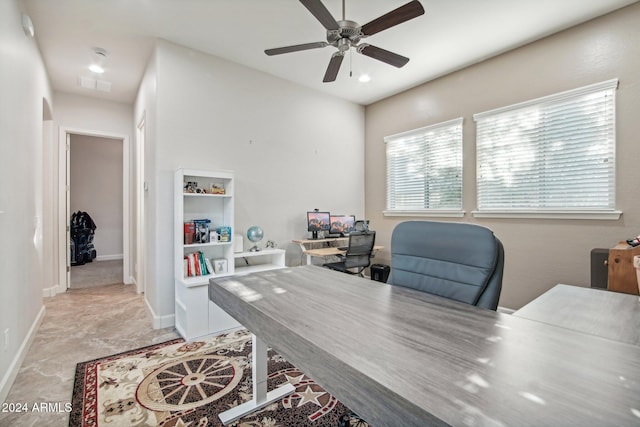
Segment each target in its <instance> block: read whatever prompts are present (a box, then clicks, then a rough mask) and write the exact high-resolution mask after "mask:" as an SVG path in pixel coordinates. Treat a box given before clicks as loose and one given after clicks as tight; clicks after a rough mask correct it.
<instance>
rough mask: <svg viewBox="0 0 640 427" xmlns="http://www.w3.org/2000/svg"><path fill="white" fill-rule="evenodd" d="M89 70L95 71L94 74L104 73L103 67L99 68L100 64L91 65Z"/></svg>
mask: <svg viewBox="0 0 640 427" xmlns="http://www.w3.org/2000/svg"><path fill="white" fill-rule="evenodd" d="M89 69H90V70H91V71H93V72H94V73H98V74H102V73H104V68H102V67H101V66H99V65H98V64H91V65H89Z"/></svg>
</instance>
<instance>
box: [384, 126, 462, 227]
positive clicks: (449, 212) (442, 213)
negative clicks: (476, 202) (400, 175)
mask: <svg viewBox="0 0 640 427" xmlns="http://www.w3.org/2000/svg"><path fill="white" fill-rule="evenodd" d="M463 124H464V118H463V117H458V118H455V119H451V120H447V121H444V122H440V123H436V124H433V125H429V126H424V127H421V128H417V129H413V130H409V131H406V132H401V133H397V134H394V135H389V136H386V137H385V138H384V143H385V162H386V163H385V210H384V211H382V213H383V215H384V216H388V217H401V216H402V217H443V218H461V217H463V216H464V215H465V211H464V210H463V200H464V180H463V178H464V164H463V161H464V154H463V148H464V132H463ZM453 126H459V128H460V140H459V144H460V152H459V156H460V157H459V160H460V208H422V209H391V208H390V207H389V193H390V191H391V190H390V188H389V154H388V147H389V146H388V144H389V143H390V142H394V141H395V140H398V139H400V138H407V137H411V136H414V135H419V134H425V133H427V132H432V131H435V130H438V129H444V128H451V127H453ZM425 142H426V141H425Z"/></svg>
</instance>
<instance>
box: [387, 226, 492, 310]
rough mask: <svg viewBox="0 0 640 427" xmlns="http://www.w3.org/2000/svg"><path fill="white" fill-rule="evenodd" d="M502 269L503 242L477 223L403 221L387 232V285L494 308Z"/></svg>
mask: <svg viewBox="0 0 640 427" xmlns="http://www.w3.org/2000/svg"><path fill="white" fill-rule="evenodd" d="M503 269H504V249H503V247H502V243H501V242H500V240H498V238H497V237H496V236H494V234H493V232H492V231H491V230H489V229H488V228H485V227H482V226H479V225H474V224H466V223H456V222H433V221H407V222H402V223H400V224H398V225H397V226H396V227H395V229H394V230H393V234H392V235H391V275H390V276H389V279H388V280H387V283H389V284H391V285H396V286H405V287H408V288H413V289H417V290H419V291H423V292H428V293H431V294H435V295H439V296H442V297H446V298H451V299H454V300H457V301H461V302H464V303H467V304H471V305H475V306H478V307H482V308H487V309H490V310H496V309H497V307H498V300H499V299H500V291H501V289H502V271H503Z"/></svg>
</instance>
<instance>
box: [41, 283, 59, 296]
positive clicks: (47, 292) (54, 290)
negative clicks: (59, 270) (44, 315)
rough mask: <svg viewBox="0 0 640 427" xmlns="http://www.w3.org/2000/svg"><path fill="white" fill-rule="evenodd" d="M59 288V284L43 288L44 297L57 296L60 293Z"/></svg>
mask: <svg viewBox="0 0 640 427" xmlns="http://www.w3.org/2000/svg"><path fill="white" fill-rule="evenodd" d="M58 288H59V285H53V286H51V287H49V288H43V289H42V297H43V298H49V297H55V296H56V295H57V294H58Z"/></svg>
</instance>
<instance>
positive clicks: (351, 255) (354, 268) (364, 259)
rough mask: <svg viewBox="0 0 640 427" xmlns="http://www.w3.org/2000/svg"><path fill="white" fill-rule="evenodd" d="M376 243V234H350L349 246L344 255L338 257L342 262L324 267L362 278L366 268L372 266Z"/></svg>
mask: <svg viewBox="0 0 640 427" xmlns="http://www.w3.org/2000/svg"><path fill="white" fill-rule="evenodd" d="M375 241H376V232H375V231H367V232H355V231H354V232H352V233H351V234H349V246H348V247H347V251H346V252H345V254H344V255H338V256H339V257H340V258H341V259H342V261H339V262H328V263H326V264H324V265H323V266H324V267H327V268H330V269H332V270H336V271H340V272H342V273H349V274H357V275H359V276H362V272H363V271H364V269H365V268H367V267H369V265H370V264H371V256H372V255H373V245H374V243H375Z"/></svg>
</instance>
